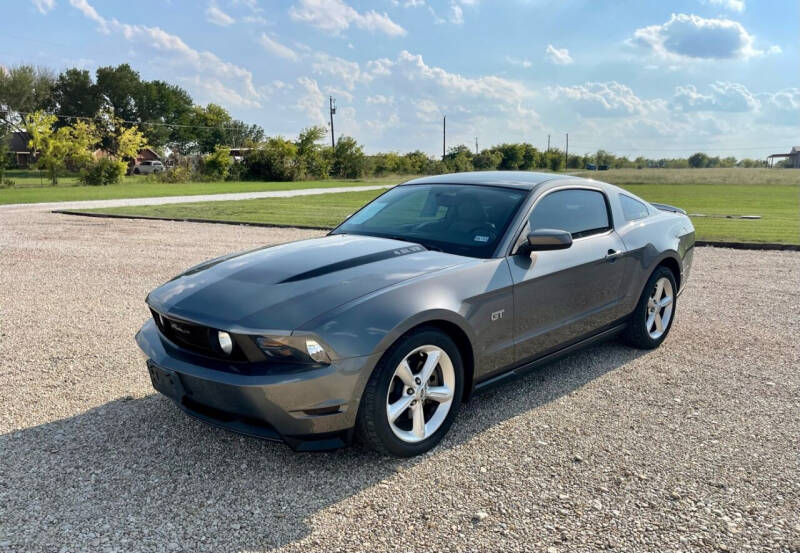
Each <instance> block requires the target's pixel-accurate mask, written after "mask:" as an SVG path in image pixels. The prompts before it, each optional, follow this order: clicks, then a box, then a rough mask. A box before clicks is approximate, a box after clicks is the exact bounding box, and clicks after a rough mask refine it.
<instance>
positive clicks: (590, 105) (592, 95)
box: [549, 81, 665, 117]
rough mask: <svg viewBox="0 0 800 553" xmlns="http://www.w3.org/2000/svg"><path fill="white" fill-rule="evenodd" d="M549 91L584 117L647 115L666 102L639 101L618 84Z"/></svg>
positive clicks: (614, 82)
mask: <svg viewBox="0 0 800 553" xmlns="http://www.w3.org/2000/svg"><path fill="white" fill-rule="evenodd" d="M549 91H550V97H551V98H552V99H553V100H556V101H559V102H565V103H568V104H570V105H571V106H572V107H573V109H574V110H575V111H576V112H577V113H579V114H581V115H583V116H585V117H625V116H630V115H647V114H649V113H652V112H654V111H656V110H658V109H661V108H663V107H664V105H665V102H664V101H663V100H645V99H642V98H639V97H638V96H637V95H636V94H634V92H633V90H632V89H631V88H630V87H628V86H626V85H624V84H621V83H618V82H616V81H609V82H605V83H593V82H588V83H584V84H582V85H576V86H556V87H551V88H550V89H549Z"/></svg>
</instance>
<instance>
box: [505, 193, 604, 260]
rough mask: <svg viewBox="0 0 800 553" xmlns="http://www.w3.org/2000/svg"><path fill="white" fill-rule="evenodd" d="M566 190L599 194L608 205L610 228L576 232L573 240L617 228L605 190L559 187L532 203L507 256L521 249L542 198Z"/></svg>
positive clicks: (601, 233) (598, 234)
mask: <svg viewBox="0 0 800 553" xmlns="http://www.w3.org/2000/svg"><path fill="white" fill-rule="evenodd" d="M564 190H590V191H592V192H599V193H600V195H601V196H603V201H604V202H605V203H606V214H607V216H608V226H607V227H603V228H600V229H589V230H586V231H582V232H576V233H574V234H573V235H572V239H573V240H581V239H583V238H592V237H595V236H601V235H604V234H608V233H610V232H612V231H613V230H614V229H615V228H616V226H615V225H614V213H613V211H612V210H611V202H610V201H609V200H608V194H606V192H605V190H603V189H601V188H598V187H596V186H586V185H581V184H567V185H564V186H558V187H555V188H551V189H549V190H545V191H544V192H542V194H540V195H539V196H538V197H537V198H536V199H535V200H533V203H531V205H530V207H529V208H528V210H527V211H526V212H525V216H524V217H523V218H522V221H521V223H520V226H519V228H518V230H517V232H516V239H515V240H513V241H512V242H511V243H510V245H509V248H508V250H507V252H506V256H510V255H513V253H514V252H515V251H516V250H517V248H518V247H519V245H520V241H521V240H522V234H523V233H524V232H525V229H526V228H527V227H528V223H529V221H530V219H531V214H532V213H533V210H534V209H536V206H537V205H538V204H539V202H540V201H542V198H544V197H546V196H549V195H550V194H552V193H554V192H562V191H564ZM578 235H580V236H578Z"/></svg>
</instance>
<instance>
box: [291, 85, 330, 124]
mask: <svg viewBox="0 0 800 553" xmlns="http://www.w3.org/2000/svg"><path fill="white" fill-rule="evenodd" d="M297 82H298V83H299V84H300V87H301V88H302V89H303V91H304V94H303V95H302V96H300V97H299V98H298V99H297V103H296V104H295V106H294V107H295V109H297V110H298V111H301V112H303V113H304V114H305V115H306V117H307V118H308V120H309V121H311V123H312V124H314V125H323V126H324V125H325V124H326V123H327V120H326V117H325V100H326V98H325V95H324V94H322V91H321V90H320V89H319V85H318V84H317V81H315V80H314V79H310V78H308V77H300V78H299V79H297Z"/></svg>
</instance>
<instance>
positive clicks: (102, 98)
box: [0, 64, 264, 155]
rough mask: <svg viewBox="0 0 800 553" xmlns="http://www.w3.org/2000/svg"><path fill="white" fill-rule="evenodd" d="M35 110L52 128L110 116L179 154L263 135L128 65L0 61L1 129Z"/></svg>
mask: <svg viewBox="0 0 800 553" xmlns="http://www.w3.org/2000/svg"><path fill="white" fill-rule="evenodd" d="M37 111H41V112H45V113H48V114H52V115H55V116H56V122H55V126H56V127H61V126H67V125H70V124H72V123H73V122H75V121H76V120H80V119H83V120H91V121H94V122H96V124H98V126H101V124H102V123H103V121H105V120H106V119H108V118H109V117H114V118H116V120H117V121H119V122H121V123H122V124H124V125H126V126H136V127H138V128H139V130H140V131H141V132H142V134H143V135H144V137H145V139H146V141H147V144H148V145H149V146H150V147H152V148H154V149H156V150H159V151H164V150H165V149H168V150H170V151H172V152H176V153H178V154H181V155H187V154H192V153H209V152H213V151H214V148H215V147H216V146H218V145H228V146H237V145H239V146H240V145H242V144H244V143H246V142H260V141H262V140H263V139H264V131H263V129H262V128H261V127H259V126H258V125H248V124H247V123H245V122H243V121H239V120H237V119H234V118H233V117H231V115H230V114H229V113H228V111H227V110H226V109H225V108H223V107H221V106H218V105H216V104H208V105H207V106H199V105H196V104H195V103H194V101H193V100H192V97H191V96H190V95H189V93H188V92H187V91H186V90H184V89H183V88H181V87H179V86H176V85H172V84H169V83H166V82H164V81H158V80H155V81H145V80H142V78H141V77H140V76H139V73H138V72H136V71H134V70H133V69H132V68H131V67H130V65H128V64H122V65H119V66H117V67H111V66H108V67H100V68H98V69H97V71H95V73H94V76H92V74H91V73H90V72H89V71H87V70H85V69H78V68H72V69H67V70H65V71H63V72H61V73H59V74H55V73H54V72H52V71H50V70H49V69H47V68H42V67H34V66H31V65H19V66H16V67H11V68H9V69H3V68H2V67H1V66H0V134H4V131H5V133H7V132H9V131H15V130H25V129H24V128H23V123H24V121H23V118H24V116H25V115H26V114H31V113H34V112H37ZM101 138H102V143H101V146H106V145H107V142H108V140H107V138H106V137H101Z"/></svg>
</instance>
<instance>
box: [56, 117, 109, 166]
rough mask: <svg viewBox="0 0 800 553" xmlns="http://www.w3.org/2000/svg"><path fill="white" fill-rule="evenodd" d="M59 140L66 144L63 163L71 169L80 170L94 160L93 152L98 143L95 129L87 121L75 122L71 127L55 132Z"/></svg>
mask: <svg viewBox="0 0 800 553" xmlns="http://www.w3.org/2000/svg"><path fill="white" fill-rule="evenodd" d="M56 134H57V136H58V137H59V140H63V141H65V142H66V144H67V147H66V154H65V161H67V162H69V163H70V165H71V166H72V168H74V169H81V168H83V167H85V166H86V165H87V164H89V163H90V162H91V161H92V160H93V159H94V151H95V149H96V148H97V145H98V144H99V143H100V135H99V134H98V132H97V127H95V125H94V124H93V123H90V122H88V121H76V122H75V123H74V124H73V125H70V126H67V127H61V128H59V129H58V130H57V131H56Z"/></svg>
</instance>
